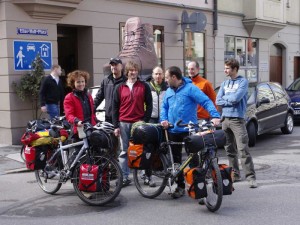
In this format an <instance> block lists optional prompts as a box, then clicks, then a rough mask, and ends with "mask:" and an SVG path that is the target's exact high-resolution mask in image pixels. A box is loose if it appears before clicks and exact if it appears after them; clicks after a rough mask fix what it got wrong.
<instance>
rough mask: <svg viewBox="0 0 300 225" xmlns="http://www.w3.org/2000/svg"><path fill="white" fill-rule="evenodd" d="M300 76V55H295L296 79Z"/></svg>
mask: <svg viewBox="0 0 300 225" xmlns="http://www.w3.org/2000/svg"><path fill="white" fill-rule="evenodd" d="M299 77H300V57H299V56H295V57H294V80H296V79H297V78H299Z"/></svg>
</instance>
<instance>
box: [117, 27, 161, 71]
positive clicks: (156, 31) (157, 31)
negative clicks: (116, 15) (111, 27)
mask: <svg viewBox="0 0 300 225" xmlns="http://www.w3.org/2000/svg"><path fill="white" fill-rule="evenodd" d="M124 33H125V23H120V42H119V43H120V51H121V50H122V46H123V43H124ZM163 40H164V28H163V27H162V26H156V25H153V41H154V50H155V53H156V56H157V61H158V62H157V65H159V66H161V67H162V68H164V65H163Z"/></svg>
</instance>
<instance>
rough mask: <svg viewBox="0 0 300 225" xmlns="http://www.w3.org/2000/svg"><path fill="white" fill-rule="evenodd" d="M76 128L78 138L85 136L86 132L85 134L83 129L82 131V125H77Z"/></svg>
mask: <svg viewBox="0 0 300 225" xmlns="http://www.w3.org/2000/svg"><path fill="white" fill-rule="evenodd" d="M77 130H78V137H79V138H80V139H83V138H85V137H86V134H85V133H84V131H83V127H77Z"/></svg>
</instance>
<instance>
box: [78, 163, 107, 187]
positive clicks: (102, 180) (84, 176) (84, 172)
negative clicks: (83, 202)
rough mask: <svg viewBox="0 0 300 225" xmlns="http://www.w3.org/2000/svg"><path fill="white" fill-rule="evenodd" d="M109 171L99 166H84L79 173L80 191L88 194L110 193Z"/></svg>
mask: <svg viewBox="0 0 300 225" xmlns="http://www.w3.org/2000/svg"><path fill="white" fill-rule="evenodd" d="M109 188H110V183H109V171H108V169H107V168H105V169H104V170H103V171H102V168H101V167H99V166H97V165H91V164H82V165H81V166H80V171H79V190H81V191H86V192H100V191H108V190H109Z"/></svg>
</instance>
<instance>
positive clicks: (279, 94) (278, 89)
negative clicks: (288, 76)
mask: <svg viewBox="0 0 300 225" xmlns="http://www.w3.org/2000/svg"><path fill="white" fill-rule="evenodd" d="M270 87H271V89H272V90H273V92H274V95H275V98H276V100H279V99H282V98H284V97H285V92H284V90H282V88H281V87H280V86H277V85H273V84H270Z"/></svg>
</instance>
